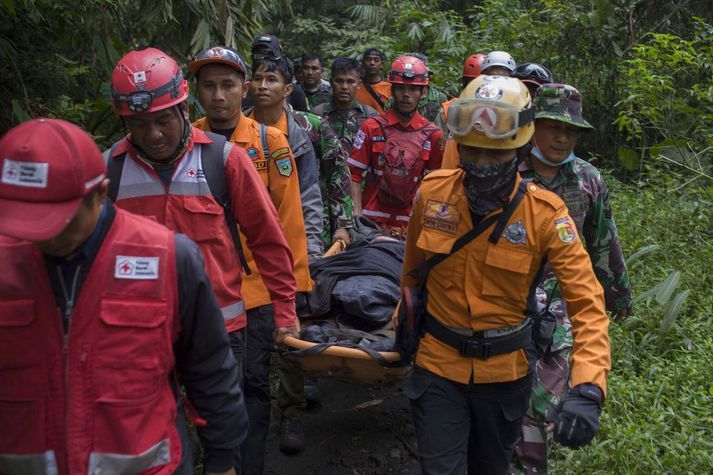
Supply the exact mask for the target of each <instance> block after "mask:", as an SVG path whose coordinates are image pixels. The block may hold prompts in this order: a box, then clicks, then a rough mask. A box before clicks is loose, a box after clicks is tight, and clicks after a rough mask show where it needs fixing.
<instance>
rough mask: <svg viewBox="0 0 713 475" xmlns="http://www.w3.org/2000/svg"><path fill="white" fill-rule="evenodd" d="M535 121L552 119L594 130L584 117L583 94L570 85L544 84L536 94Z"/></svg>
mask: <svg viewBox="0 0 713 475" xmlns="http://www.w3.org/2000/svg"><path fill="white" fill-rule="evenodd" d="M535 119H552V120H558V121H560V122H565V123H567V124H570V125H574V126H575V127H581V128H583V129H593V128H594V127H592V126H591V125H590V124H589V122H587V121H586V120H584V118H583V117H582V94H581V93H580V92H579V91H578V90H577V89H576V88H574V87H572V86H570V85H568V84H543V85H542V86H540V87H539V88H538V89H537V92H536V93H535Z"/></svg>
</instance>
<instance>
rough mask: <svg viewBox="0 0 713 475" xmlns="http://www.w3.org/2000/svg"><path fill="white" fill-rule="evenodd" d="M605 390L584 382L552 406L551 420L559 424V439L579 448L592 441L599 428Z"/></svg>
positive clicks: (556, 424)
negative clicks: (603, 391)
mask: <svg viewBox="0 0 713 475" xmlns="http://www.w3.org/2000/svg"><path fill="white" fill-rule="evenodd" d="M601 404H602V391H601V389H599V388H598V387H597V386H595V385H594V384H580V385H578V386H575V387H574V388H572V389H570V390H569V393H568V394H567V395H566V396H565V397H563V398H562V400H561V401H560V403H559V404H558V405H557V406H556V407H554V408H552V410H551V411H550V414H549V415H548V416H547V420H548V422H554V423H555V430H554V438H555V442H557V443H559V444H562V445H564V446H565V447H569V448H572V449H578V448H580V447H583V446H585V445H587V444H588V443H590V442H591V441H592V439H593V438H594V434H596V433H597V430H598V429H599V414H601V412H602V407H601Z"/></svg>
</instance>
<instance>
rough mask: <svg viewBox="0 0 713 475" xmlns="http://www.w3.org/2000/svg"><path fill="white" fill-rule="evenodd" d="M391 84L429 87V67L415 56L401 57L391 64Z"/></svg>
mask: <svg viewBox="0 0 713 475" xmlns="http://www.w3.org/2000/svg"><path fill="white" fill-rule="evenodd" d="M389 82H390V83H391V84H413V85H414V86H428V67H427V66H426V63H424V62H423V61H422V60H420V59H418V58H416V57H415V56H399V57H398V58H396V59H395V60H394V62H393V63H391V69H390V70H389Z"/></svg>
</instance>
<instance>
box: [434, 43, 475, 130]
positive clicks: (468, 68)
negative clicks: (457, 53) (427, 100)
mask: <svg viewBox="0 0 713 475" xmlns="http://www.w3.org/2000/svg"><path fill="white" fill-rule="evenodd" d="M484 60H485V55H484V54H483V53H477V54H474V55H471V56H468V57H467V58H466V59H465V62H464V63H463V75H462V77H461V84H462V86H461V89H465V87H466V86H467V85H468V83H469V82H470V81H472V80H473V79H475V78H477V77H478V76H480V68H481V66H482V65H483V61H484ZM457 100H458V97H454V98H453V99H451V100H449V101H445V102H443V103H442V104H441V109H440V110H439V111H438V115H437V116H436V119H435V120H434V121H433V123H434V124H436V125H437V126H438V128H439V129H441V132H443V135H444V136H445V137H448V128H447V127H446V114H447V110H448V106H450V105H451V104H453V103H454V102H455V101H457Z"/></svg>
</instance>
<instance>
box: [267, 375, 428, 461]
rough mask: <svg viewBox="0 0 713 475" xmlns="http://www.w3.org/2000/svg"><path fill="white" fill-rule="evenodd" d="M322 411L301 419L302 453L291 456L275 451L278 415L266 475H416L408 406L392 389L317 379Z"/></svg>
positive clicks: (268, 455)
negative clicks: (320, 392)
mask: <svg viewBox="0 0 713 475" xmlns="http://www.w3.org/2000/svg"><path fill="white" fill-rule="evenodd" d="M319 386H320V388H321V389H322V393H323V398H322V407H321V409H320V410H319V412H312V413H307V414H306V416H305V419H304V426H305V434H306V437H307V448H306V449H305V451H304V452H302V453H301V454H299V455H297V456H289V457H288V456H286V455H283V454H282V453H281V452H280V450H279V448H278V445H279V441H278V439H279V433H278V431H279V419H278V410H277V408H276V407H275V406H274V404H273V409H272V414H273V417H272V425H271V428H270V436H269V440H268V450H267V454H266V457H265V473H266V474H268V475H278V474H279V475H283V474H284V475H287V474H290V475H291V474H319V475H341V474H352V475H368V474H409V475H410V474H419V473H420V470H419V468H418V462H417V460H416V456H415V449H416V439H415V436H414V431H413V426H412V424H411V413H410V411H409V406H408V400H407V399H406V398H405V397H404V396H403V395H402V394H401V390H400V389H398V388H373V387H366V386H359V385H353V384H346V383H341V382H338V381H334V380H329V379H322V380H320V382H319Z"/></svg>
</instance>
